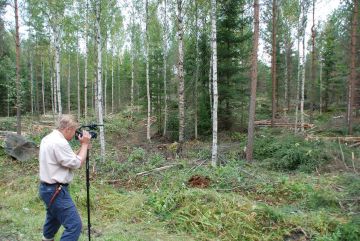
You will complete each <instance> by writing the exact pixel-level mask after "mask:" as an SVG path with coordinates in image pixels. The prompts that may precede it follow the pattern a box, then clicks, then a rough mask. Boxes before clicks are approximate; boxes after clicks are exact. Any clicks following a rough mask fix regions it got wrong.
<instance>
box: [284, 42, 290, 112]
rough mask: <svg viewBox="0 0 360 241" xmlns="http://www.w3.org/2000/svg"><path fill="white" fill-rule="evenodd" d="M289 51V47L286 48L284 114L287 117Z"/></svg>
mask: <svg viewBox="0 0 360 241" xmlns="http://www.w3.org/2000/svg"><path fill="white" fill-rule="evenodd" d="M287 51H288V49H286V50H285V75H286V79H285V83H284V85H285V86H284V88H285V93H284V105H285V108H284V116H285V118H286V116H287V113H286V112H287V102H288V81H289V78H288V77H289V75H288V71H289V69H288V68H289V66H288V56H287Z"/></svg>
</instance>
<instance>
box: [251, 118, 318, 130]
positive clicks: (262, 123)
mask: <svg viewBox="0 0 360 241" xmlns="http://www.w3.org/2000/svg"><path fill="white" fill-rule="evenodd" d="M255 125H256V126H258V127H263V126H271V120H259V121H255ZM274 126H275V127H284V128H293V127H295V123H289V122H275V123H274ZM314 126H315V125H314V124H310V123H304V129H312V128H314ZM297 127H298V128H301V124H300V123H297Z"/></svg>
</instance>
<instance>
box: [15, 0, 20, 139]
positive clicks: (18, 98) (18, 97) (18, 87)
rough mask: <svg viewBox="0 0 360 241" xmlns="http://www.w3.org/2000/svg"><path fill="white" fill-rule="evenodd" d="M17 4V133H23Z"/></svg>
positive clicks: (17, 10) (16, 13) (16, 2)
mask: <svg viewBox="0 0 360 241" xmlns="http://www.w3.org/2000/svg"><path fill="white" fill-rule="evenodd" d="M14 6H15V44H16V133H17V134H18V135H21V96H20V94H21V93H20V36H19V8H18V1H17V0H14Z"/></svg>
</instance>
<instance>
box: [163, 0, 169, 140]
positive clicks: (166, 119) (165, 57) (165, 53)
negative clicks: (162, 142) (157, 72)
mask: <svg viewBox="0 0 360 241" xmlns="http://www.w3.org/2000/svg"><path fill="white" fill-rule="evenodd" d="M164 5H165V6H164V43H163V52H164V53H163V62H164V131H163V136H166V134H167V122H168V104H167V102H168V95H167V80H166V68H167V63H166V61H167V13H166V8H167V0H164Z"/></svg>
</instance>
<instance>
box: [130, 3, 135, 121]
mask: <svg viewBox="0 0 360 241" xmlns="http://www.w3.org/2000/svg"><path fill="white" fill-rule="evenodd" d="M134 15H135V7H134V2H133V3H132V14H131V90H130V93H131V94H130V112H131V117H132V116H133V112H134V87H135V65H134V61H135V21H134V18H135V16H134Z"/></svg>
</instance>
